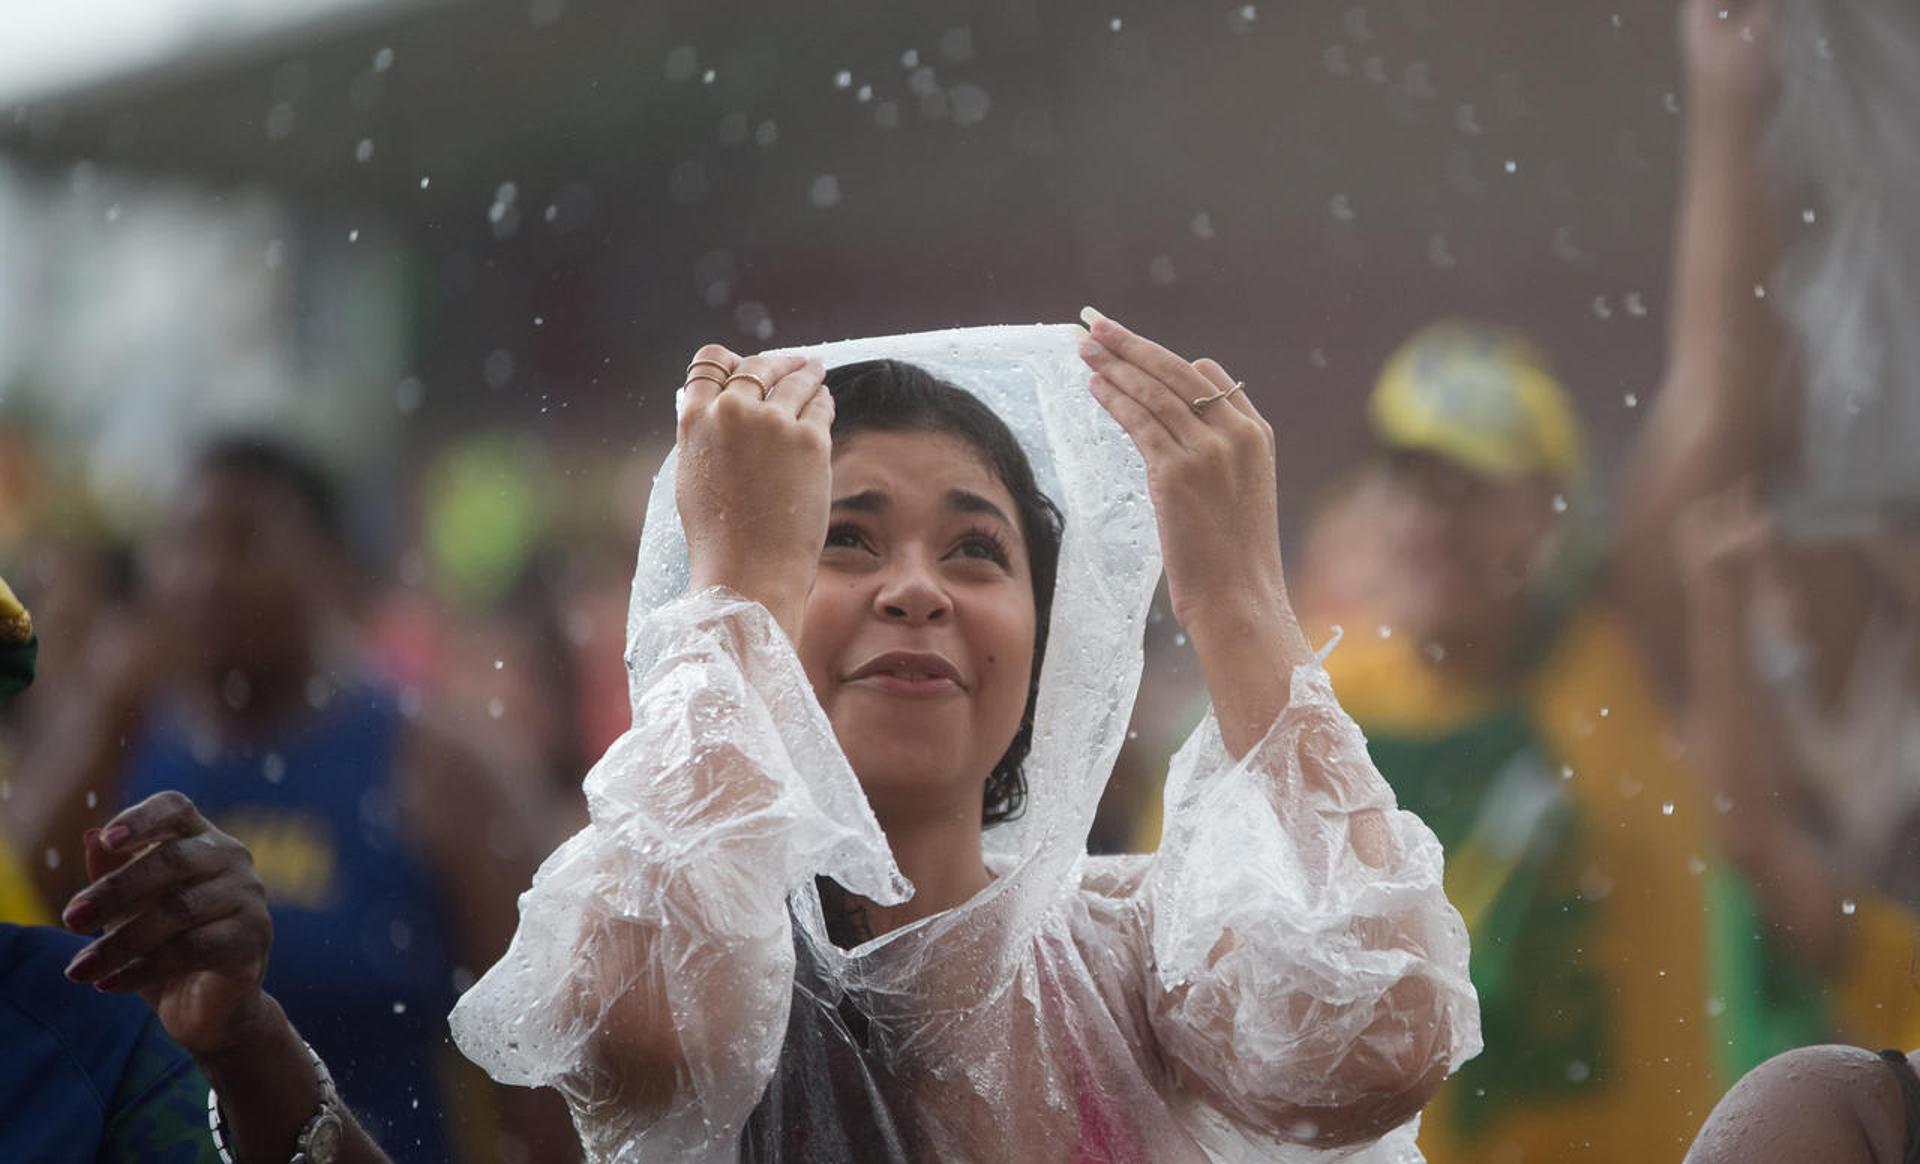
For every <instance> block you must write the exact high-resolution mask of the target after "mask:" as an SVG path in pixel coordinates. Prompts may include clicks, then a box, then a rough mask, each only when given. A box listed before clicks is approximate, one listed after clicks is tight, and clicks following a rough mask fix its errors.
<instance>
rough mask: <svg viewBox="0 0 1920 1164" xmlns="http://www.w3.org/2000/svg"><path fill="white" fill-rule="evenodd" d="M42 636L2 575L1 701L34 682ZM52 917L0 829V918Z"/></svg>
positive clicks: (39, 921)
mask: <svg viewBox="0 0 1920 1164" xmlns="http://www.w3.org/2000/svg"><path fill="white" fill-rule="evenodd" d="M39 653H40V640H39V639H38V638H37V637H36V636H35V635H34V632H33V616H32V615H30V614H28V613H27V608H26V607H25V606H24V605H22V604H21V602H20V599H19V597H18V596H16V595H15V594H14V592H13V587H11V586H9V585H7V582H6V579H4V578H0V703H4V702H5V701H6V700H9V699H11V698H13V697H14V696H15V695H18V694H19V693H20V692H22V691H24V690H26V688H27V687H28V686H29V685H30V684H32V683H33V675H34V664H35V662H36V660H37V659H38V657H39ZM48 920H49V917H48V914H47V912H46V910H45V908H44V907H43V906H42V904H41V902H40V896H39V894H38V893H37V892H36V891H35V889H34V887H33V882H32V880H31V879H29V878H28V876H27V872H26V869H25V868H24V867H23V866H22V864H21V860H20V856H19V854H17V853H16V852H14V850H13V848H12V846H11V838H9V837H8V835H7V831H6V830H4V829H0V922H21V923H26V924H36V925H37V924H42V923H44V922H46V921H48Z"/></svg>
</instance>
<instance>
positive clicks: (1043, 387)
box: [452, 313, 1479, 1162]
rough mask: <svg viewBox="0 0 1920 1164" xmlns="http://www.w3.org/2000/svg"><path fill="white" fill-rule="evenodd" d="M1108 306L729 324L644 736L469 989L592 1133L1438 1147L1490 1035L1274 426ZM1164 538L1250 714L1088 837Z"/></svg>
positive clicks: (650, 662) (1122, 724) (510, 1070)
mask: <svg viewBox="0 0 1920 1164" xmlns="http://www.w3.org/2000/svg"><path fill="white" fill-rule="evenodd" d="M1089 319H1090V320H1091V321H1092V328H1091V334H1089V333H1088V332H1085V331H1082V330H1081V329H1079V328H1075V327H1041V328H989V329H980V330H976V331H967V332H947V333H932V334H929V335H924V336H914V337H903V338H895V339H891V340H876V341H859V342H854V343H848V344H839V345H830V346H828V347H825V348H821V349H815V350H813V351H812V352H810V353H789V354H768V355H761V356H757V357H752V358H748V359H741V358H740V357H738V356H736V355H734V354H733V353H731V352H728V351H726V350H725V349H724V348H720V347H715V346H710V347H707V348H703V349H702V350H701V351H700V352H699V353H698V355H697V356H696V361H695V363H694V365H693V367H692V368H690V370H689V373H688V377H689V379H688V383H687V385H686V387H685V388H684V389H683V390H682V393H681V400H680V425H679V443H678V447H677V449H676V451H675V453H674V455H673V456H672V457H670V458H669V460H668V463H667V465H666V466H664V467H663V469H662V471H661V475H660V478H659V481H658V483H657V485H656V487H655V490H654V496H653V501H652V504H651V507H650V511H649V513H648V517H647V524H646V530H645V533H644V535H643V537H642V541H641V550H640V564H639V569H638V572H637V574H636V577H635V583H634V599H633V609H632V613H631V618H630V625H629V632H628V642H629V647H628V667H629V672H630V676H631V686H632V697H633V709H634V718H633V727H632V729H631V730H630V731H629V732H628V733H627V734H626V735H625V736H624V737H622V738H621V739H620V740H619V741H618V742H617V743H616V744H615V745H614V746H613V747H612V748H610V749H609V750H608V752H607V754H606V756H605V757H604V758H603V759H602V760H601V761H600V763H599V764H598V765H597V766H596V767H595V768H594V770H593V771H592V773H591V774H590V775H589V776H588V778H587V793H588V798H589V802H590V806H591V810H592V822H591V823H590V824H589V825H588V826H587V827H586V828H585V829H583V830H582V831H581V832H580V833H579V834H578V835H576V836H575V837H573V838H572V839H571V840H570V841H568V842H567V843H566V844H565V845H563V846H562V847H561V848H560V849H559V850H557V851H556V852H555V853H554V854H553V855H552V856H551V857H550V858H549V859H548V860H547V862H546V864H545V865H544V866H542V868H541V870H540V872H539V874H538V875H537V876H536V877H535V879H534V883H533V887H532V889H531V890H530V891H529V892H528V893H527V894H526V895H524V896H523V897H522V899H521V921H520V929H519V932H518V934H517V935H516V936H515V938H514V942H513V946H512V948H511V950H510V951H509V952H508V954H507V955H506V957H505V958H503V959H502V960H501V962H500V963H499V964H498V965H496V966H495V967H494V968H493V969H492V970H491V971H489V972H488V974H487V975H486V976H485V977H484V978H482V979H481V981H480V982H479V983H478V984H477V985H476V986H475V987H474V988H473V989H472V990H471V991H470V992H469V993H468V994H467V995H466V996H465V997H464V998H463V999H462V1000H461V1002H460V1004H459V1006H458V1007H457V1008H456V1009H455V1011H454V1013H453V1020H452V1021H453V1030H454V1035H455V1038H456V1040H457V1041H458V1043H459V1045H460V1047H461V1048H462V1050H463V1051H465V1052H466V1054H468V1055H469V1056H470V1057H472V1058H473V1059H474V1060H475V1061H477V1062H478V1063H480V1064H481V1065H482V1066H484V1067H485V1068H486V1069H487V1070H488V1071H489V1072H490V1073H491V1074H492V1075H493V1076H494V1077H495V1078H497V1079H499V1080H501V1081H503V1082H510V1083H516V1084H522V1085H549V1086H553V1087H556V1088H558V1089H559V1090H560V1091H562V1092H563V1093H564V1094H565V1095H566V1096H567V1098H568V1101H569V1103H570V1104H571V1105H572V1107H573V1110H574V1115H575V1122H576V1124H577V1125H578V1126H579V1128H580V1130H581V1134H582V1138H583V1140H584V1142H585V1143H586V1146H587V1149H588V1152H589V1154H590V1155H591V1156H592V1157H593V1158H594V1159H596V1160H617V1161H640V1160H646V1161H654V1160H688V1161H734V1160H754V1161H761V1160H782V1161H787V1160H796V1161H797V1160H808V1161H835V1160H844V1161H867V1160H884V1161H897V1160H934V1159H938V1160H974V1161H1013V1160H1019V1161H1095V1160H1111V1161H1155V1162H1181V1161H1196V1162H1197V1161H1207V1160H1232V1161H1238V1160H1274V1159H1278V1160H1295V1159H1300V1160H1307V1159H1316V1160H1317V1159H1325V1158H1332V1159H1345V1158H1357V1159H1365V1160H1380V1161H1384V1160H1395V1161H1399V1160H1417V1159H1419V1157H1418V1154H1417V1152H1416V1151H1415V1149H1414V1148H1413V1132H1414V1127H1413V1125H1414V1122H1415V1120H1414V1117H1415V1115H1416V1113H1417V1112H1418V1110H1419V1108H1420V1106H1421V1104H1422V1103H1423V1102H1424V1101H1425V1099H1426V1098H1427V1097H1428V1096H1429V1095H1430V1094H1431V1093H1432V1092H1433V1090H1434V1088H1435V1087H1437V1086H1438V1084H1439V1082H1440V1081H1441V1079H1442V1078H1443V1077H1444V1076H1445V1075H1446V1073H1447V1072H1448V1071H1449V1070H1451V1069H1452V1068H1453V1067H1456V1066H1457V1065H1458V1064H1459V1063H1460V1062H1461V1061H1462V1060H1464V1059H1465V1058H1467V1057H1468V1056H1470V1055H1471V1054H1473V1053H1475V1051H1477V1049H1478V1047H1479V1029H1478V1026H1479V1024H1478V1010H1477V1006H1476V1004H1475V1000H1474V996H1473V992H1472V988H1471V986H1470V985H1469V983H1468V980H1467V972H1466V965H1467V943H1466V934H1465V930H1464V927H1463V926H1462V924H1461V922H1460V919H1459V916H1458V915H1457V914H1456V913H1455V911H1454V910H1453V909H1452V907H1451V906H1450V905H1448V903H1447V901H1446V899H1445V897H1444V896H1443V894H1442V892H1441V888H1440V877H1441V854H1440V850H1439V846H1438V845H1437V844H1436V842H1435V841H1434V839H1433V836H1432V834H1431V833H1429V832H1428V831H1427V830H1426V828H1425V827H1423V826H1422V825H1421V824H1420V823H1419V821H1418V820H1417V819H1416V818H1415V817H1413V816H1411V815H1409V814H1407V813H1403V812H1399V811H1397V810H1396V809H1395V806H1394V803H1393V798H1392V795H1391V793H1390V792H1389V790H1388V788H1387V786H1386V785H1385V783H1384V782H1383V781H1382V780H1381V778H1380V777H1379V775H1378V774H1377V773H1376V772H1375V770H1374V769H1373V767H1372V765H1371V763H1370V762H1369V761H1368V759H1367V755H1366V750H1365V745H1364V742H1363V741H1362V739H1361V737H1360V734H1359V732H1358V731H1357V729H1355V727H1354V726H1353V724H1352V722H1351V721H1350V720H1349V719H1348V718H1347V717H1346V715H1345V714H1344V713H1342V712H1341V710H1340V709H1339V706H1338V704H1337V703H1336V702H1335V701H1334V698H1333V694H1332V692H1331V690H1330V689H1329V687H1328V683H1327V680H1326V677H1325V673H1324V672H1323V671H1321V670H1320V669H1319V667H1318V665H1317V662H1318V661H1317V660H1316V659H1315V658H1314V657H1313V655H1312V653H1311V651H1310V649H1309V647H1308V645H1307V644H1306V642H1305V641H1304V639H1303V637H1302V635H1301V633H1300V631H1299V629H1298V627H1297V625H1296V623H1295V622H1294V619H1293V616H1292V612H1291V610H1290V608H1289V606H1288V605H1287V601H1286V598H1285V588H1284V585H1283V582H1282V578H1281V573H1280V549H1279V543H1278V533H1277V526H1278V522H1277V513H1276V504H1277V502H1276V498H1275V478H1274V464H1273V447H1274V445H1273V438H1272V432H1271V430H1270V429H1269V428H1268V427H1267V425H1266V424H1265V422H1264V421H1263V420H1262V419H1261V418H1260V417H1259V415H1258V414H1257V413H1256V412H1255V410H1254V409H1253V407H1252V405H1251V404H1250V403H1248V401H1247V399H1246V397H1245V395H1244V393H1241V392H1238V391H1233V390H1232V389H1234V388H1235V385H1234V384H1233V382H1232V381H1231V380H1229V379H1228V378H1227V377H1226V374H1225V373H1224V372H1223V371H1222V370H1221V369H1220V368H1219V366H1218V365H1216V364H1214V363H1212V362H1211V361H1206V360H1202V361H1199V362H1197V363H1188V362H1187V361H1185V360H1183V359H1181V358H1179V357H1177V356H1174V355H1173V354H1171V353H1169V352H1167V351H1166V350H1165V349H1162V348H1160V347H1159V346H1157V345H1155V344H1152V343H1150V342H1149V341H1147V340H1145V339H1143V338H1140V337H1137V336H1135V335H1133V334H1132V333H1130V332H1128V331H1127V330H1125V329H1124V328H1121V327H1120V326H1118V325H1116V324H1113V323H1112V322H1110V321H1107V320H1105V319H1103V318H1100V317H1098V316H1096V315H1093V314H1091V313H1090V314H1089ZM803 357H807V358H803ZM873 357H889V359H886V360H878V361H876V360H874V359H873ZM863 361H864V362H863ZM829 366H831V367H834V368H835V369H836V370H835V371H834V372H833V373H830V374H829V373H827V372H826V371H825V368H826V367H829ZM1089 368H1091V370H1092V373H1093V374H1092V375H1091V377H1090V376H1089ZM936 374H937V375H938V376H944V377H946V378H948V379H949V380H952V381H956V382H958V383H960V384H964V385H965V386H966V391H961V390H960V389H958V388H956V387H954V386H952V385H951V384H948V383H945V382H943V381H942V380H940V379H938V378H937V376H936ZM976 397H977V398H978V400H976V399H975V398H976ZM980 401H984V402H985V405H986V407H982V405H981V403H980ZM1196 401H1198V402H1199V403H1197V404H1196V403H1195V402H1196ZM1102 409H1104V410H1105V411H1104V412H1103V411H1102ZM1115 420H1117V421H1118V422H1119V424H1118V426H1116V425H1115V424H1114V421H1115ZM1003 421H1004V423H1003ZM1009 429H1011V432H1010V431H1009ZM1015 434H1017V437H1016V435H1015ZM1129 437H1131V441H1129V439H1128V438H1129ZM1143 458H1144V463H1143ZM1029 465H1031V468H1029ZM1036 473H1037V474H1038V481H1037V483H1036V480H1035V474H1036ZM1041 488H1044V489H1045V490H1046V491H1047V492H1048V493H1050V494H1051V495H1052V496H1053V497H1055V498H1058V499H1059V501H1060V509H1061V510H1063V511H1064V537H1057V536H1056V532H1055V531H1057V529H1058V527H1057V526H1055V525H1054V521H1055V518H1054V516H1053V514H1054V513H1055V511H1054V510H1053V509H1052V505H1051V503H1050V502H1048V501H1047V500H1046V498H1045V497H1044V496H1043V495H1042V494H1041V492H1040V490H1041ZM1149 501H1150V502H1151V506H1149ZM1156 513H1157V515H1158V530H1157V533H1156V523H1155V515H1156ZM822 547H824V549H823V548H822ZM1156 548H1158V550H1159V551H1161V553H1164V556H1165V561H1166V572H1167V576H1168V585H1169V592H1170V595H1171V599H1172V604H1173V611H1174V614H1175V615H1176V617H1177V618H1179V620H1180V622H1181V624H1182V626H1183V627H1184V628H1185V630H1186V631H1187V633H1188V634H1189V636H1190V637H1191V640H1192V642H1193V645H1194V648H1195V650H1196V652H1197V654H1198V656H1199V659H1200V662H1201V664H1202V667H1203V669H1204V671H1205V673H1206V678H1207V683H1208V688H1209V691H1210V692H1211V693H1212V696H1213V710H1212V713H1211V714H1210V715H1209V716H1208V718H1207V720H1206V722H1204V723H1203V724H1202V725H1201V727H1200V728H1199V729H1198V730H1197V731H1196V732H1195V734H1194V736H1193V738H1192V739H1191V740H1189V742H1188V743H1187V745H1186V746H1185V747H1184V748H1182V749H1181V752H1180V754H1179V756H1177V757H1176V759H1175V761H1174V764H1173V768H1172V771H1171V773H1170V776H1169V779H1168V784H1167V790H1166V827H1165V839H1164V840H1163V842H1162V844H1161V847H1160V851H1159V852H1158V853H1157V854H1154V855H1153V856H1151V857H1129V858H1092V857H1089V856H1088V855H1087V853H1086V851H1085V838H1086V835H1087V829H1088V825H1089V823H1090V822H1091V819H1092V815H1093V811H1094V807H1095V804H1096V801H1097V800H1098V797H1099V794H1100V790H1101V788H1102V786H1103V785H1104V783H1105V780H1106V778H1107V775H1108V773H1109V772H1110V770H1111V768H1112V765H1113V763H1114V759H1115V757H1116V756H1117V754H1118V752H1119V749H1120V746H1121V743H1122V739H1123V737H1124V735H1125V731H1126V725H1127V722H1128V716H1129V711H1130V708H1131V703H1132V700H1133V697H1134V694H1135V691H1136V688H1137V684H1138V681H1139V677H1140V671H1141V664H1142V654H1141V642H1142V630H1143V627H1144V623H1145V615H1146V611H1147V606H1148V604H1149V602H1150V600H1151V596H1152V592H1153V589H1154V586H1155V583H1156V581H1157V579H1158V576H1159V574H1160V564H1161V553H1156ZM1056 553H1057V563H1055V562H1054V561H1052V559H1053V557H1054V555H1055V554H1056ZM1049 573H1052V574H1054V577H1053V578H1051V579H1050V578H1048V577H1046V575H1047V574H1049ZM1049 591H1050V593H1048V592H1049ZM1029 745H1030V751H1027V753H1026V755H1025V758H1024V761H1022V758H1021V755H1020V752H1021V751H1022V749H1025V748H1027V747H1028V746H1029ZM1023 777H1024V787H1025V806H1024V807H1025V811H1024V812H1023V813H1021V814H1020V815H1019V816H1018V817H1017V818H1016V819H1014V820H1012V821H1010V822H1008V823H1004V824H998V825H994V826H992V827H989V828H986V829H985V830H984V837H983V828H982V821H983V817H984V819H986V820H988V821H992V820H994V819H995V818H996V817H998V816H1002V815H1005V814H1006V813H1007V811H1008V810H1009V809H1010V808H1012V807H1013V806H1014V804H1015V802H1016V801H1017V800H1018V798H1019V796H1020V791H1019V788H1020V781H1021V780H1022V778H1023ZM983 808H984V810H985V811H984V813H983ZM836 939H838V940H836Z"/></svg>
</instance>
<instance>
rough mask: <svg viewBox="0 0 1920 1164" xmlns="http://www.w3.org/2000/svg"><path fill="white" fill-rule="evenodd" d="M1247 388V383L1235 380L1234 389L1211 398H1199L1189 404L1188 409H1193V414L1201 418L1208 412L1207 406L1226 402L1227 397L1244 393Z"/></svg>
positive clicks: (1217, 393)
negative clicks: (1236, 393)
mask: <svg viewBox="0 0 1920 1164" xmlns="http://www.w3.org/2000/svg"><path fill="white" fill-rule="evenodd" d="M1246 386H1247V384H1246V381H1244V380H1235V381H1234V382H1233V387H1231V388H1229V389H1227V390H1226V391H1225V392H1215V393H1214V394H1213V395H1211V396H1197V397H1195V398H1194V399H1192V400H1190V401H1188V402H1187V407H1188V408H1191V409H1193V414H1194V415H1195V416H1199V415H1201V414H1202V413H1204V412H1206V410H1207V405H1209V404H1216V403H1218V402H1220V401H1222V400H1225V399H1226V398H1227V397H1229V396H1232V395H1233V394H1234V393H1235V392H1240V391H1244V390H1245V389H1246Z"/></svg>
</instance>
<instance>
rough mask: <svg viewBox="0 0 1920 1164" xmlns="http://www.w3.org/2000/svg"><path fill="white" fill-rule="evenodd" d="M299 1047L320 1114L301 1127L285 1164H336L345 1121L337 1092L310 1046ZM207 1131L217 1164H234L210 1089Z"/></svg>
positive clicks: (214, 1094)
mask: <svg viewBox="0 0 1920 1164" xmlns="http://www.w3.org/2000/svg"><path fill="white" fill-rule="evenodd" d="M300 1045H301V1046H303V1047H305V1048H306V1049H307V1056H308V1057H309V1058H311V1059H312V1060H313V1073H314V1075H315V1076H316V1077H317V1078H318V1079H319V1081H320V1110H319V1111H316V1112H314V1113H313V1117H312V1118H311V1119H309V1120H307V1122H306V1123H305V1124H302V1125H301V1127H300V1134H299V1136H297V1137H296V1138H295V1139H294V1141H293V1155H292V1157H290V1158H289V1159H288V1162H287V1164H336V1161H338V1160H339V1159H340V1145H341V1142H342V1141H343V1140H344V1139H345V1137H346V1121H344V1120H343V1119H341V1118H340V1092H339V1090H338V1089H336V1088H335V1087H334V1085H333V1073H332V1072H331V1071H328V1070H327V1065H326V1064H325V1063H324V1062H322V1061H321V1059H320V1056H319V1054H318V1053H316V1052H315V1051H314V1049H313V1044H311V1043H308V1042H306V1041H305V1040H302V1041H301V1043H300ZM207 1130H208V1131H210V1132H212V1133H213V1150H214V1151H216V1152H218V1153H219V1154H220V1161H221V1164H235V1161H234V1158H233V1153H232V1152H231V1151H229V1150H228V1149H227V1140H228V1138H229V1137H228V1135H227V1121H226V1118H225V1115H224V1113H222V1112H221V1110H220V1095H219V1093H218V1092H216V1091H214V1090H213V1088H211V1087H209V1088H207Z"/></svg>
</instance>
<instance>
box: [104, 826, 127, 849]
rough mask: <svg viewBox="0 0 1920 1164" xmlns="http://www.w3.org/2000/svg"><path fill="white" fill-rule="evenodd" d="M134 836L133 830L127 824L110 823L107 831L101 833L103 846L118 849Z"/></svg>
mask: <svg viewBox="0 0 1920 1164" xmlns="http://www.w3.org/2000/svg"><path fill="white" fill-rule="evenodd" d="M132 836H133V830H132V829H130V828H128V827H127V826H126V825H123V824H117V825H109V826H107V831H106V832H104V833H101V834H100V844H101V846H102V847H103V848H108V849H117V848H119V847H120V846H121V845H124V844H126V843H127V841H128V840H129V839H131V838H132Z"/></svg>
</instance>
